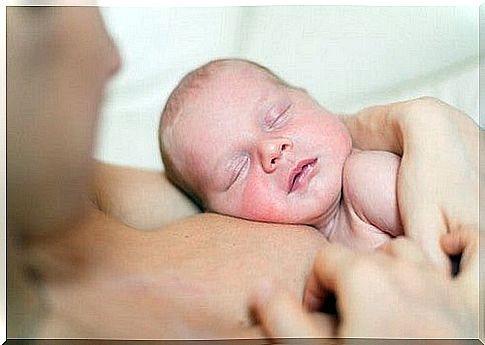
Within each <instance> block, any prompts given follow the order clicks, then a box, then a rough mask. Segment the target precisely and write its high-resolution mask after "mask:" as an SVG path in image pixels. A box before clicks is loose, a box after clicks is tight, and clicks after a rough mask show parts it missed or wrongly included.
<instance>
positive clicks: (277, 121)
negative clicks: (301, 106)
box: [265, 103, 292, 129]
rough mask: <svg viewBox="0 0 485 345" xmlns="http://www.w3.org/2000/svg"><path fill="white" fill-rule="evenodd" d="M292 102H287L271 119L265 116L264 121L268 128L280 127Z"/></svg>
mask: <svg viewBox="0 0 485 345" xmlns="http://www.w3.org/2000/svg"><path fill="white" fill-rule="evenodd" d="M291 106H292V104H291V103H290V104H288V105H287V106H286V107H285V108H284V109H283V111H281V112H280V113H279V114H277V116H276V117H275V118H273V119H267V118H265V120H266V121H265V123H266V126H267V128H268V129H278V128H280V127H282V126H283V125H284V124H285V123H286V120H287V118H288V115H289V114H288V110H290V108H291Z"/></svg>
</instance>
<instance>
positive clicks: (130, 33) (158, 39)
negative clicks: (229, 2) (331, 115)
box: [95, 6, 478, 169]
mask: <svg viewBox="0 0 485 345" xmlns="http://www.w3.org/2000/svg"><path fill="white" fill-rule="evenodd" d="M102 13H103V15H104V17H105V20H106V22H107V26H108V30H109V31H110V32H111V33H112V35H113V37H114V39H115V40H116V42H117V44H118V46H119V48H120V51H121V54H122V58H123V67H122V70H121V73H120V74H119V75H118V76H117V77H116V78H115V79H114V80H113V82H112V83H111V85H110V87H109V90H108V92H107V100H106V102H105V105H104V109H103V112H102V117H101V123H100V132H99V138H98V144H97V148H96V151H95V156H96V157H97V158H98V159H101V160H103V161H106V162H111V163H115V164H122V165H127V166H136V167H141V168H150V169H161V160H160V154H159V151H158V138H157V129H158V122H159V116H160V111H161V109H162V107H163V104H164V102H165V100H166V98H167V96H168V94H169V92H170V91H171V90H172V88H173V87H174V86H175V85H176V83H177V82H178V80H179V79H180V78H181V77H182V76H183V75H184V74H185V73H187V72H188V71H190V70H192V69H193V68H195V67H197V66H199V65H201V64H202V63H205V62H207V61H209V60H211V59H215V58H220V57H242V58H247V59H251V60H254V61H256V62H259V63H261V64H263V65H265V66H267V67H269V68H270V69H272V70H273V71H274V72H276V73H277V74H278V75H280V76H281V77H282V78H283V79H285V80H287V81H288V82H290V83H291V84H294V85H298V86H301V87H304V88H306V89H307V90H308V91H309V92H310V93H311V94H312V95H313V96H314V97H315V98H316V99H317V100H318V101H319V102H320V103H321V104H322V105H324V106H325V107H327V108H328V109H330V110H333V111H335V112H339V113H345V112H354V111H357V110H359V109H360V108H362V107H365V106H369V105H374V104H378V103H385V102H391V101H397V100H403V99H408V98H414V97H419V96H423V95H428V96H434V97H438V98H441V99H443V100H444V101H446V102H448V103H450V104H452V105H454V106H456V107H458V108H460V109H462V110H463V111H465V112H466V113H468V114H469V115H470V116H471V117H472V118H474V119H475V120H476V121H477V122H478V8H475V7H355V6H352V7H351V6H346V7H341V6H279V7H278V6H266V7H226V8H146V7H145V8H121V7H120V8H104V9H103V10H102Z"/></svg>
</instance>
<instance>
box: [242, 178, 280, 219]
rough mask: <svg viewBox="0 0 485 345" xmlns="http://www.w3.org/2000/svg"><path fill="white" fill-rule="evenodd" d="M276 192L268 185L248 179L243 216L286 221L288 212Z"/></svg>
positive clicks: (243, 196)
mask: <svg viewBox="0 0 485 345" xmlns="http://www.w3.org/2000/svg"><path fill="white" fill-rule="evenodd" d="M274 194H275V193H273V192H272V191H271V189H270V187H268V186H267V185H264V184H262V183H260V182H258V181H256V182H255V181H251V180H248V182H247V183H246V186H245V188H244V190H243V193H242V199H241V205H240V212H241V215H242V217H244V218H247V219H252V220H258V221H267V222H284V221H285V218H284V217H285V214H286V212H284V209H283V208H282V205H281V203H278V200H277V198H276V196H275V195H274Z"/></svg>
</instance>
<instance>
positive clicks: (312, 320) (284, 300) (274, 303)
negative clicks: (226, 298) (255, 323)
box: [251, 286, 335, 343]
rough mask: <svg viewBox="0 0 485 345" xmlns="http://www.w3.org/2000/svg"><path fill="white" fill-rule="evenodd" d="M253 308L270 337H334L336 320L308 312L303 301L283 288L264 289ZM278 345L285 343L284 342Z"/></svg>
mask: <svg viewBox="0 0 485 345" xmlns="http://www.w3.org/2000/svg"><path fill="white" fill-rule="evenodd" d="M251 305H252V308H253V310H254V311H255V313H256V317H257V319H258V320H259V322H260V323H261V325H262V327H263V330H264V332H265V334H266V335H267V336H268V337H270V338H291V337H298V338H303V337H305V338H306V337H309V338H321V337H331V336H333V334H334V327H335V323H334V320H333V319H332V317H330V316H328V317H326V316H324V315H320V316H318V317H315V315H313V314H310V313H308V312H306V311H305V310H304V309H303V306H302V305H301V303H300V302H299V301H297V300H296V299H295V298H294V297H293V296H291V295H290V294H289V293H288V292H287V291H284V290H282V289H276V290H275V289H272V288H271V287H268V286H263V287H262V288H261V289H260V290H258V291H257V292H256V294H255V295H254V298H253V302H252V303H251ZM278 342H285V341H284V340H283V339H281V340H279V341H278ZM289 342H290V343H291V341H289Z"/></svg>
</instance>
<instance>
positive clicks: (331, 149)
mask: <svg viewBox="0 0 485 345" xmlns="http://www.w3.org/2000/svg"><path fill="white" fill-rule="evenodd" d="M160 146H161V152H162V159H163V162H164V165H165V170H166V174H167V176H168V177H169V178H170V179H171V180H172V181H173V182H174V183H175V184H176V185H178V186H179V187H180V188H181V189H182V190H184V191H185V192H186V193H187V194H188V195H189V196H191V197H192V198H193V199H194V200H195V201H196V202H197V203H198V204H199V205H200V206H201V207H202V208H203V209H205V210H209V211H214V212H217V213H222V214H227V215H232V216H236V217H241V218H246V219H252V220H259V221H268V222H278V223H295V224H308V225H315V224H318V222H319V221H320V220H322V218H323V217H325V212H326V211H327V210H329V209H330V207H331V206H332V205H333V204H334V203H335V202H337V201H338V200H339V198H340V192H341V187H342V168H343V165H344V161H345V159H346V157H347V156H348V155H349V153H350V150H351V138H350V135H349V133H348V131H347V130H346V128H345V126H344V125H343V124H342V123H341V122H340V121H339V119H338V118H337V117H336V116H335V115H334V114H332V113H330V112H328V111H327V110H326V109H324V108H323V107H321V106H320V105H319V104H318V103H317V102H315V101H314V100H313V99H312V98H311V97H310V96H309V95H308V93H307V92H306V91H304V90H302V89H299V88H295V87H292V86H290V85H288V84H287V83H285V82H284V81H283V80H281V79H280V78H279V77H277V76H276V75H275V74H274V73H272V72H271V71H269V70H268V69H266V68H264V67H262V66H260V65H257V64H255V63H253V62H249V61H245V60H235V59H225V60H216V61H212V62H210V63H208V64H206V65H204V66H202V67H200V68H198V69H196V70H194V71H192V72H191V73H189V74H188V75H186V76H185V77H184V78H183V79H182V81H181V82H180V83H179V85H178V86H177V87H176V88H175V89H174V91H173V92H172V94H171V95H170V97H169V99H168V101H167V104H166V106H165V109H164V111H163V114H162V120H161V123H160Z"/></svg>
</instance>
